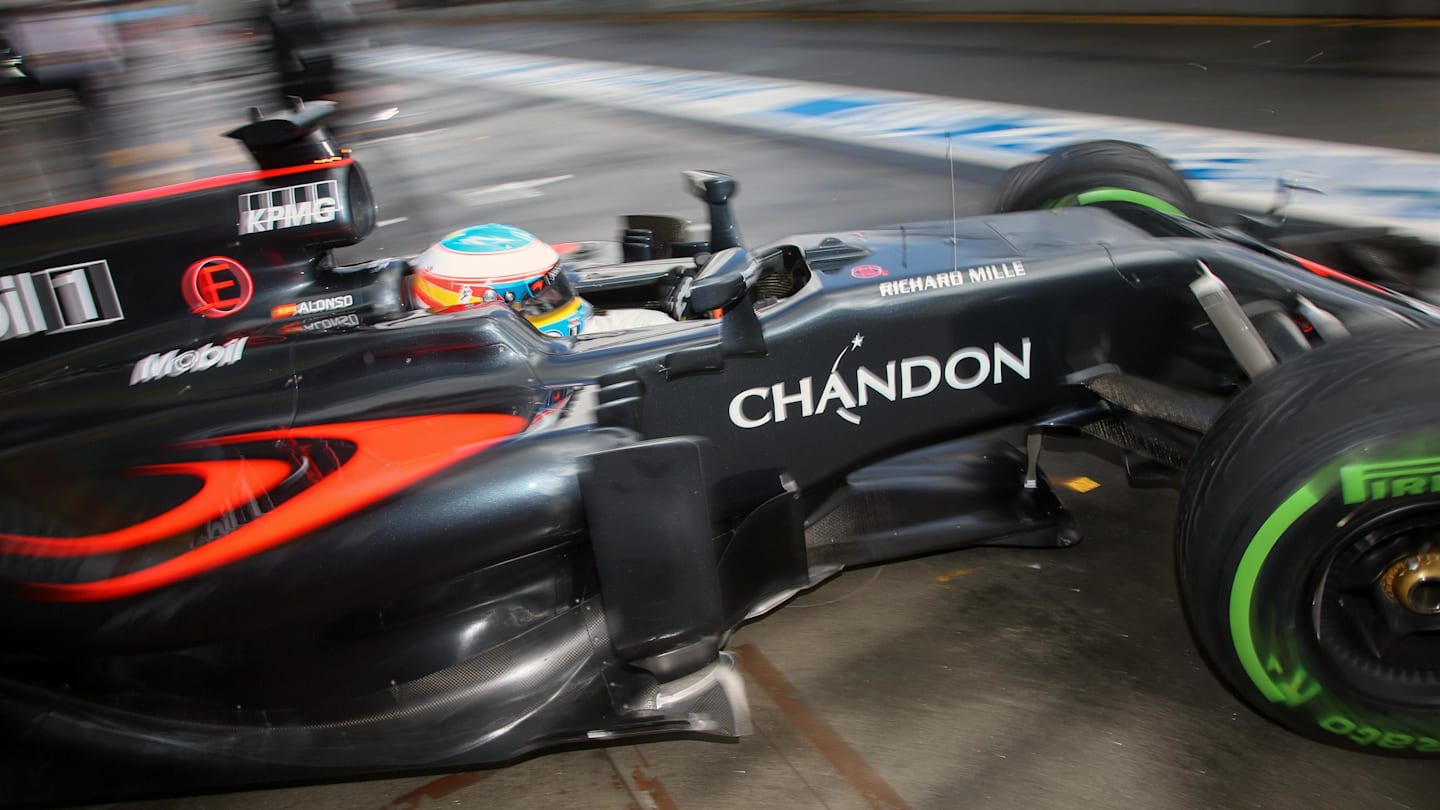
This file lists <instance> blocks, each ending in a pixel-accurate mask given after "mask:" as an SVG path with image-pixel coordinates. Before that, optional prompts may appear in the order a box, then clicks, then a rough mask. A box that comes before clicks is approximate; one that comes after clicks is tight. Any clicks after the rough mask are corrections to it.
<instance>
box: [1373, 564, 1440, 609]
mask: <svg viewBox="0 0 1440 810" xmlns="http://www.w3.org/2000/svg"><path fill="white" fill-rule="evenodd" d="M1382 583H1383V585H1384V587H1385V595H1386V596H1389V597H1390V598H1391V599H1393V600H1394V601H1396V602H1398V603H1399V604H1400V605H1401V606H1402V607H1404V608H1405V609H1406V610H1409V611H1410V612H1411V613H1419V614H1421V615H1424V616H1434V615H1437V614H1440V554H1436V553H1431V552H1424V553H1421V554H1415V555H1413V556H1410V557H1407V558H1405V559H1404V560H1401V561H1399V562H1397V563H1395V564H1394V565H1392V566H1390V570H1388V571H1386V572H1385V576H1384V578H1383V579H1382Z"/></svg>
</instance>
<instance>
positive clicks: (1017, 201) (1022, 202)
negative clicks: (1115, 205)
mask: <svg viewBox="0 0 1440 810" xmlns="http://www.w3.org/2000/svg"><path fill="white" fill-rule="evenodd" d="M1101 187H1109V188H1124V189H1130V190H1133V191H1139V192H1143V193H1146V194H1150V195H1152V196H1155V197H1158V198H1160V199H1162V200H1165V201H1166V202H1168V203H1170V204H1171V205H1174V206H1175V207H1176V208H1179V209H1180V210H1181V211H1183V212H1185V214H1186V215H1187V216H1189V217H1191V218H1193V219H1198V220H1204V219H1206V218H1207V215H1208V211H1207V210H1206V208H1205V206H1204V205H1202V204H1201V203H1200V201H1199V200H1197V199H1196V198H1195V194H1194V192H1192V191H1191V190H1190V186H1189V185H1188V184H1187V183H1186V182H1185V178H1183V177H1181V176H1180V174H1179V173H1178V172H1176V171H1175V170H1174V169H1173V168H1171V166H1170V164H1169V163H1166V162H1165V159H1164V158H1162V157H1160V156H1159V155H1157V154H1155V153H1154V152H1152V151H1150V150H1149V149H1146V148H1145V147H1143V146H1140V145H1139V144H1134V143H1130V142H1128V141H1086V142H1084V143H1077V144H1073V145H1071V146H1067V147H1064V148H1063V149H1060V150H1059V151H1056V152H1053V153H1051V154H1049V155H1047V156H1046V157H1045V158H1044V159H1042V160H1040V161H1037V162H1035V163H1027V164H1025V165H1023V166H1017V167H1016V168H1014V169H1012V170H1010V172H1009V174H1007V175H1006V177H1005V180H1004V181H1003V182H1002V183H1001V185H1000V189H999V191H998V192H997V193H996V197H995V201H994V204H993V209H994V210H995V211H996V212H997V213H1004V212H1007V211H1030V210H1034V209H1036V208H1041V207H1043V206H1044V205H1045V204H1046V203H1048V202H1050V201H1052V200H1055V199H1057V198H1059V197H1064V196H1066V195H1069V194H1078V193H1080V192H1083V191H1088V190H1090V189H1094V188H1101Z"/></svg>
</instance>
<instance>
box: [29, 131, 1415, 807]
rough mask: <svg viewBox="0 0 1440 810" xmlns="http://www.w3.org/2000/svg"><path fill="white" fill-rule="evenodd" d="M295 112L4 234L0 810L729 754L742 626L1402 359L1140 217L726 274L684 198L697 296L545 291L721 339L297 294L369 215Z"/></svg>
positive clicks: (1052, 538)
mask: <svg viewBox="0 0 1440 810" xmlns="http://www.w3.org/2000/svg"><path fill="white" fill-rule="evenodd" d="M315 112H316V109H315V108H312V109H311V110H310V111H302V112H298V113H294V114H291V115H288V116H282V117H280V118H275V119H263V120H257V121H255V122H253V123H252V124H250V125H249V126H247V127H245V128H242V129H241V130H238V131H237V132H236V133H235V134H236V136H237V137H240V138H241V139H242V140H244V141H245V142H246V143H247V145H249V146H250V147H251V149H252V151H253V152H254V153H255V155H256V158H257V160H258V162H259V163H260V165H261V169H260V170H258V171H256V172H252V173H248V174H244V175H235V176H229V177H224V178H216V179H214V180H212V181H201V182H198V183H192V184H187V185H184V186H177V187H170V188H167V189H160V190H156V191H154V192H141V193H137V194H132V195H122V196H120V197H113V198H106V199H102V200H96V201H86V202H82V203H76V204H71V205H66V206H59V207H56V208H52V209H42V210H38V211H32V212H22V213H20V214H11V215H3V216H0V234H3V238H0V272H3V273H4V275H3V276H0V304H3V306H0V312H3V313H4V316H3V317H4V318H5V320H4V324H5V325H4V329H3V330H0V345H3V347H4V353H3V365H0V458H3V462H4V463H3V466H0V499H3V500H0V522H3V525H0V587H3V599H0V640H3V642H0V735H3V736H4V738H5V739H7V740H9V741H10V742H11V743H12V744H13V745H16V746H19V747H21V748H23V749H24V750H27V751H30V752H32V755H33V752H43V753H42V755H35V756H34V761H39V762H44V763H46V764H45V765H44V766H43V767H36V768H29V769H26V770H25V771H24V772H13V771H12V772H7V774H6V779H7V780H8V782H9V784H7V785H5V790H4V791H3V794H4V795H5V796H6V797H7V798H8V799H10V800H12V801H16V802H19V803H28V802H54V801H73V800H78V799H82V798H94V797H96V796H98V794H99V791H102V790H103V791H105V792H106V793H107V794H108V795H111V796H115V795H137V794H143V793H153V792H185V791H193V790H199V789H213V788H217V787H225V788H232V787H239V786H251V785H259V784H276V783H284V782H296V781H306V780H316V779H328V778H338V777H347V776H358V775H377V774H385V773H397V772H404V771H413V770H420V769H447V768H460V767H470V766H474V765H478V764H485V763H497V762H503V761H506V760H509V759H513V758H515V757H517V756H519V755H522V754H524V753H526V752H530V751H533V750H537V749H540V748H543V747H546V746H553V745H558V744H564V743H574V742H583V741H594V740H607V739H612V738H617V737H622V736H626V735H632V734H658V733H671V732H700V733H706V734H718V735H732V734H737V733H741V732H743V731H744V730H745V728H746V725H747V719H746V709H745V701H744V696H743V690H742V688H741V686H740V682H739V679H738V676H737V675H736V674H735V673H734V671H733V668H732V664H731V661H730V659H729V657H728V656H727V654H726V653H725V652H724V648H725V643H726V640H727V637H728V636H729V635H730V634H731V633H732V632H733V631H734V630H735V628H736V627H737V626H738V625H739V624H741V623H742V622H743V621H745V620H746V619H747V618H750V617H754V616H758V615H760V614H762V613H764V612H766V611H767V610H769V609H771V608H773V607H775V606H777V605H779V604H780V603H781V602H783V601H784V600H785V599H786V598H787V597H789V596H791V595H793V594H795V593H796V592H798V591H799V590H801V589H804V588H807V587H810V586H812V585H815V584H816V583H818V582H820V581H822V580H823V579H825V578H826V577H827V576H829V575H831V574H833V573H835V572H836V571H839V570H840V569H842V568H844V567H847V566H855V565H863V564H867V563H873V562H877V561H882V560H888V559H895V558H900V557H906V556H912V555H916V554H921V553H928V552H934V551H941V550H947V549H954V548H960V547H965V546H972V545H979V544H986V543H993V544H1013V545H1030V546H1061V545H1068V544H1071V543H1073V542H1074V541H1075V540H1076V539H1078V533H1077V531H1076V529H1075V527H1074V526H1072V525H1071V522H1070V521H1069V519H1068V517H1067V514H1066V511H1065V509H1064V507H1063V506H1062V505H1061V504H1060V502H1059V501H1058V499H1057V498H1056V497H1055V496H1054V495H1053V494H1052V493H1051V491H1050V489H1049V487H1048V486H1047V484H1046V482H1045V479H1044V477H1043V475H1041V474H1040V473H1039V470H1038V468H1037V467H1036V461H1037V456H1038V451H1039V443H1038V436H1039V435H1040V432H1041V431H1046V430H1071V431H1085V432H1089V433H1091V434H1092V435H1096V436H1099V437H1101V438H1104V439H1105V440H1107V441H1109V442H1111V443H1113V444H1117V445H1119V446H1121V447H1124V448H1126V449H1128V450H1130V451H1133V452H1135V453H1138V454H1143V455H1144V456H1146V457H1148V458H1151V459H1158V460H1160V461H1162V462H1165V463H1167V464H1170V465H1172V466H1177V467H1178V466H1183V465H1184V463H1185V460H1186V458H1187V457H1188V454H1189V453H1190V452H1191V451H1192V450H1193V448H1194V445H1195V441H1196V439H1197V437H1198V436H1199V435H1200V434H1201V433H1203V432H1204V430H1205V429H1206V428H1207V427H1208V426H1209V424H1210V422H1211V421H1212V420H1213V419H1214V417H1215V413H1216V412H1217V411H1218V410H1219V408H1220V406H1221V405H1222V404H1223V402H1224V401H1225V399H1226V397H1228V396H1229V395H1230V394H1231V393H1232V392H1233V391H1234V390H1235V389H1236V388H1237V386H1238V385H1240V384H1241V383H1243V382H1244V380H1245V379H1246V377H1247V374H1248V373H1251V372H1253V371H1254V369H1253V368H1249V369H1247V366H1248V365H1253V364H1257V363H1258V364H1262V365H1263V364H1264V363H1265V362H1268V361H1270V360H1271V358H1273V357H1275V356H1282V357H1283V356H1284V355H1285V354H1286V353H1287V352H1298V351H1303V349H1304V348H1306V347H1308V346H1309V345H1311V344H1319V343H1323V342H1325V341H1327V340H1335V339H1338V338H1339V337H1341V336H1343V335H1345V334H1347V333H1360V332H1371V331H1373V332H1382V331H1386V330H1403V329H1407V328H1418V327H1429V326H1433V325H1436V324H1437V323H1440V315H1437V314H1436V312H1435V311H1434V310H1432V309H1431V308H1429V307H1428V306H1426V305H1424V304H1421V303H1418V302H1415V301H1413V300H1411V299H1408V298H1405V297H1403V296H1399V295H1395V294H1392V293H1388V292H1386V291H1383V290H1379V289H1377V288H1373V287H1370V286H1368V285H1364V284H1358V283H1352V282H1350V281H1348V280H1345V279H1343V278H1342V279H1334V278H1324V277H1321V276H1320V275H1317V274H1316V273H1315V272H1312V271H1311V270H1308V269H1306V268H1304V267H1302V266H1300V265H1299V264H1298V263H1297V262H1295V261H1294V260H1292V259H1290V258H1289V257H1287V256H1285V255H1284V254H1280V253H1278V252H1274V251H1271V250H1269V249H1267V248H1265V247H1264V246H1262V245H1260V244H1258V243H1255V242H1252V241H1250V240H1248V239H1246V238H1245V237H1242V236H1236V235H1233V234H1226V233H1222V232H1220V231H1216V230H1212V229H1209V228H1207V227H1206V226H1203V225H1200V224H1197V223H1193V222H1190V221H1187V220H1184V219H1181V218H1177V217H1172V216H1168V215H1165V214H1159V213H1156V212H1153V211H1148V210H1144V209H1141V208H1123V209H1113V210H1099V209H1093V208H1075V209H1068V210H1056V211H1040V212H1022V213H1012V214H1004V215H994V216H984V217H978V218H973V219H963V220H960V221H958V222H949V221H946V222H941V223H930V224H916V225H907V226H900V227H895V228H886V229H880V230H873V231H866V232H864V233H837V234H820V235H805V236H796V237H793V238H790V239H786V240H782V241H781V242H779V243H776V244H774V245H770V246H766V247H758V248H753V249H751V250H749V251H748V252H747V251H745V250H744V248H740V247H729V246H728V245H727V242H738V241H739V239H738V232H737V231H736V229H735V228H734V225H733V220H730V219H729V218H728V216H729V215H728V208H727V207H726V202H725V199H724V198H725V197H726V196H727V195H726V194H725V189H726V182H727V181H726V179H725V178H723V177H718V176H704V175H696V176H694V177H693V178H692V179H693V182H694V184H695V187H696V191H697V193H698V194H701V195H702V196H705V195H709V198H708V202H710V203H711V205H712V209H713V210H712V216H713V217H717V218H718V221H717V222H715V223H713V224H714V225H715V228H714V231H713V233H714V238H713V243H712V244H711V245H709V246H708V247H710V248H712V249H718V250H717V251H716V252H715V253H714V254H713V257H712V258H711V259H710V260H709V262H707V263H704V265H703V266H699V264H700V263H698V262H696V261H695V260H694V259H693V258H689V257H683V256H675V255H674V254H675V253H676V252H677V251H675V250H673V249H671V248H669V247H667V246H665V245H663V244H662V245H659V246H655V247H654V251H653V252H654V253H658V254H659V255H660V256H661V258H653V259H650V260H646V261H636V262H629V263H624V264H619V265H613V266H602V267H594V266H591V267H584V266H576V267H574V268H572V270H571V274H572V278H573V280H574V282H575V284H576V286H577V288H578V289H579V290H580V291H581V294H582V295H584V296H585V297H586V298H587V299H589V300H590V301H591V303H592V304H594V305H595V306H596V307H597V308H602V309H603V308H607V307H624V306H650V307H655V308H663V309H665V310H667V311H672V312H675V313H677V314H680V315H685V316H693V315H696V314H697V313H712V312H713V311H715V310H723V311H724V314H723V316H722V317H687V318H686V319H684V320H677V321H676V322H675V323H674V324H673V325H671V326H666V327H660V328H654V329H646V330H639V331H634V332H625V333H615V334H601V335H595V336H584V337H581V338H579V339H576V340H559V339H553V338H550V337H548V336H546V335H542V334H541V333H540V332H538V331H536V330H535V329H534V328H533V327H532V326H531V325H530V324H529V323H528V322H527V321H525V320H523V319H522V318H520V317H519V316H517V315H516V313H514V312H513V311H512V310H510V309H509V308H507V307H505V306H503V305H491V306H481V307H471V308H463V309H457V310H454V311H444V312H428V311H416V310H414V309H412V307H411V305H410V302H409V299H408V295H407V282H406V275H407V272H408V266H407V264H406V263H405V262H404V261H403V260H382V261H377V262H373V263H368V264H362V265H356V266H337V265H335V264H334V263H333V261H332V260H331V258H330V251H331V249H332V248H334V247H338V246H342V245H348V244H353V243H355V242H357V241H359V240H360V239H362V238H363V237H364V236H365V235H366V234H367V233H368V232H369V231H370V230H371V228H372V227H373V225H374V206H373V203H372V202H371V198H370V193H369V189H368V188H367V186H366V184H365V179H364V176H363V174H362V173H361V171H360V167H359V165H358V164H357V163H355V162H354V161H353V160H352V158H351V157H349V155H348V154H346V153H344V152H342V151H340V150H338V149H336V148H335V146H334V144H333V143H331V142H330V140H329V139H328V137H327V136H326V134H325V132H324V130H323V129H320V128H318V115H316V114H315ZM1007 427H1015V428H1023V429H1029V430H1030V431H1031V435H1032V436H1033V437H1034V440H1033V441H1030V442H1025V443H1022V444H1024V445H1025V448H1024V449H1023V450H1022V449H1019V448H1017V447H1015V446H1014V445H1012V444H1010V443H1007V442H1005V441H1001V440H1000V439H997V438H993V437H991V436H989V435H988V434H990V432H991V431H994V430H997V429H1001V428H1007ZM96 762H104V763H106V765H105V768H106V770H105V773H106V774H107V781H106V783H105V784H104V785H103V787H102V786H101V785H99V784H95V783H93V782H90V781H87V780H85V779H81V778H79V777H78V776H77V774H78V773H80V772H81V770H80V769H81V768H82V767H85V766H92V767H93V766H94V763H96Z"/></svg>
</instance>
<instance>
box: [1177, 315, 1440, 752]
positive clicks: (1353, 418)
mask: <svg viewBox="0 0 1440 810" xmlns="http://www.w3.org/2000/svg"><path fill="white" fill-rule="evenodd" d="M1437 399H1440V339H1437V337H1436V336H1435V335H1434V334H1433V333H1430V332H1423V331H1415V332H1411V331H1406V332H1398V333H1388V334H1380V335H1367V336H1362V337H1355V338H1351V339H1348V340H1346V341H1344V342H1341V343H1338V344H1332V345H1329V346H1325V347H1322V348H1320V349H1317V350H1315V351H1313V352H1310V353H1308V354H1306V355H1304V356H1302V357H1299V358H1297V359H1295V360H1293V361H1291V362H1289V363H1286V364H1284V365H1282V366H1280V367H1279V368H1277V369H1275V370H1274V371H1272V372H1271V373H1270V374H1269V375H1267V376H1266V377H1264V378H1262V379H1260V380H1259V381H1257V382H1256V383H1255V384H1254V385H1252V386H1250V388H1248V389H1247V390H1245V391H1244V392H1242V393H1241V394H1240V395H1239V396H1237V397H1236V398H1235V399H1234V400H1233V401H1232V402H1231V403H1230V405H1229V406H1228V407H1227V408H1226V410H1225V411H1224V412H1223V413H1222V414H1221V416H1220V418H1219V419H1218V420H1217V421H1216V423H1215V425H1214V426H1213V427H1212V428H1211V429H1210V431H1208V432H1207V433H1206V434H1205V436H1204V437H1203V439H1202V440H1201V442H1200V445H1199V447H1198V448H1197V450H1196V452H1195V455H1194V457H1193V458H1192V461H1191V464H1190V466H1189V468H1188V470H1187V472H1186V480H1185V485H1184V487H1183V489H1182V492H1181V496H1180V508H1179V519H1178V521H1177V529H1176V568H1177V575H1178V576H1177V578H1178V580H1179V584H1180V590H1181V595H1182V599H1181V602H1182V604H1183V605H1184V606H1185V612H1186V616H1187V618H1188V619H1189V622H1190V626H1191V630H1192V632H1193V633H1194V635H1195V637H1196V640H1197V642H1198V644H1199V646H1200V649H1201V652H1202V653H1203V654H1204V656H1205V657H1206V659H1207V661H1208V662H1209V663H1210V665H1211V667H1212V668H1213V669H1214V670H1215V671H1216V673H1217V674H1219V675H1220V676H1221V678H1222V680H1224V681H1226V683H1227V685H1229V686H1230V687H1231V688H1232V689H1234V690H1235V691H1236V692H1237V694H1240V695H1241V697H1243V698H1245V699H1246V700H1247V701H1248V702H1250V703H1251V704H1252V705H1255V706H1256V707H1257V708H1258V709H1260V711H1261V712H1262V713H1263V714H1267V715H1269V716H1272V717H1276V719H1279V720H1281V721H1282V722H1284V721H1285V718H1283V717H1279V716H1277V712H1275V711H1273V710H1271V707H1269V706H1267V705H1266V704H1265V703H1264V702H1263V701H1262V700H1259V699H1258V695H1256V694H1254V693H1253V690H1252V688H1251V686H1250V682H1249V680H1248V677H1247V676H1246V675H1245V674H1244V672H1243V671H1242V669H1241V667H1240V665H1239V663H1238V661H1237V660H1236V658H1235V654H1234V648H1233V645H1232V643H1231V641H1230V638H1229V626H1228V619H1227V615H1226V614H1227V611H1228V597H1227V592H1228V589H1229V587H1230V586H1231V583H1232V581H1233V578H1234V574H1235V570H1236V568H1237V567H1238V564H1239V561H1240V557H1241V556H1242V555H1243V553H1244V550H1245V545H1246V543H1245V541H1246V540H1248V538H1250V537H1252V536H1253V535H1254V533H1255V531H1256V530H1257V529H1258V528H1259V525H1260V523H1261V522H1263V521H1264V519H1265V518H1266V517H1268V516H1269V515H1270V514H1271V513H1272V512H1273V511H1274V509H1275V507H1276V506H1278V504H1279V503H1280V502H1281V500H1283V499H1284V498H1285V497H1287V496H1288V495H1289V494H1290V493H1291V492H1293V491H1294V490H1295V489H1296V488H1297V487H1299V486H1300V485H1301V484H1302V483H1303V482H1304V481H1305V480H1307V479H1308V478H1309V477H1310V476H1311V475H1313V474H1314V473H1315V471H1316V470H1317V469H1319V468H1320V467H1321V466H1323V465H1324V464H1326V463H1328V462H1329V461H1331V460H1332V459H1334V458H1335V457H1337V456H1338V455H1340V454H1341V453H1343V452H1345V451H1346V450H1348V449H1350V448H1353V447H1355V446H1357V445H1359V444H1361V443H1363V442H1365V441H1367V440H1370V439H1374V438H1378V437H1380V436H1382V435H1385V434H1389V433H1395V432H1401V431H1406V430H1413V429H1421V428H1424V427H1427V426H1440V419H1437V412H1436V408H1435V404H1434V403H1435V402H1436V401H1437ZM1297 730H1301V731H1302V733H1303V729H1297ZM1309 736H1317V735H1316V734H1311V735H1309ZM1327 741H1329V742H1334V740H1328V739H1327Z"/></svg>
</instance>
